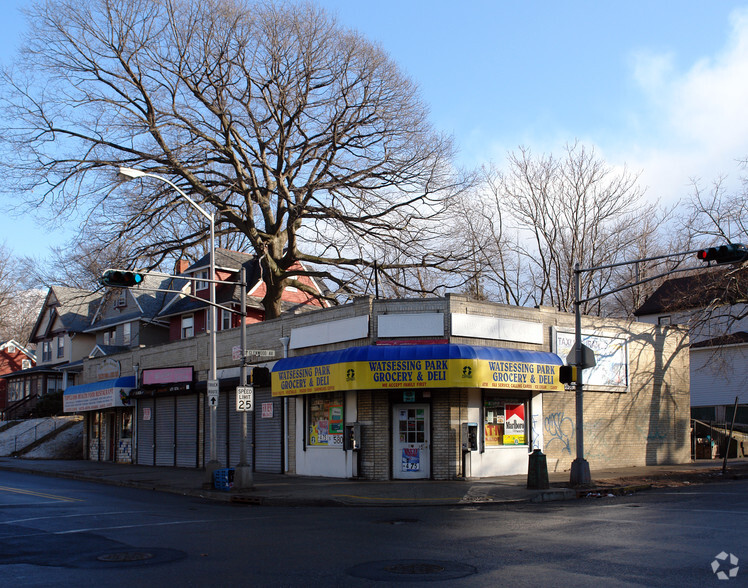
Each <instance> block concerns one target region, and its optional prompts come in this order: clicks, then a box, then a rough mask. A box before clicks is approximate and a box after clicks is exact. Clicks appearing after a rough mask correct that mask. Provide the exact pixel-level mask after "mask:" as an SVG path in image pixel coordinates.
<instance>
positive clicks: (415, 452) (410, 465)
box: [402, 447, 421, 472]
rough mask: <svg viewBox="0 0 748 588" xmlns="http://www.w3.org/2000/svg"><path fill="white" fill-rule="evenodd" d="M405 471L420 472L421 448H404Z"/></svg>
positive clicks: (403, 462)
mask: <svg viewBox="0 0 748 588" xmlns="http://www.w3.org/2000/svg"><path fill="white" fill-rule="evenodd" d="M402 465H403V471H404V472H418V471H420V470H421V450H420V449H415V448H411V447H404V448H403V461H402Z"/></svg>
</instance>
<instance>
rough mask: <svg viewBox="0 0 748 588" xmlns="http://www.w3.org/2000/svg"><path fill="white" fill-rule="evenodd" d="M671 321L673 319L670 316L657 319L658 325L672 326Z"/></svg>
mask: <svg viewBox="0 0 748 588" xmlns="http://www.w3.org/2000/svg"><path fill="white" fill-rule="evenodd" d="M670 320H671V319H670V315H669V314H668V315H665V316H661V317H658V318H657V324H658V325H670V324H672V323H671V322H670Z"/></svg>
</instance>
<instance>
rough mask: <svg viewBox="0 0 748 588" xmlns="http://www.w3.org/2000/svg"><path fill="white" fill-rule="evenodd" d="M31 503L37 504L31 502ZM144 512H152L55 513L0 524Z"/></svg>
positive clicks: (0, 522) (141, 511) (139, 511)
mask: <svg viewBox="0 0 748 588" xmlns="http://www.w3.org/2000/svg"><path fill="white" fill-rule="evenodd" d="M33 504H39V503H38V502H37V503H33ZM144 512H152V511H150V510H126V511H112V512H93V513H80V514H69V515H57V516H48V517H29V518H26V519H15V520H12V521H0V525H14V524H16V523H28V522H30V521H44V520H47V519H72V518H76V517H108V516H114V515H123V514H140V513H144Z"/></svg>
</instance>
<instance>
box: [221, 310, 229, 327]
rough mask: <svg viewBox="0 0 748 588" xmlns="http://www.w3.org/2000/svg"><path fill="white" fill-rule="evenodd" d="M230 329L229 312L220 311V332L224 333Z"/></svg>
mask: <svg viewBox="0 0 748 588" xmlns="http://www.w3.org/2000/svg"><path fill="white" fill-rule="evenodd" d="M230 328H231V311H230V310H224V309H222V310H221V330H223V331H225V330H226V329H230Z"/></svg>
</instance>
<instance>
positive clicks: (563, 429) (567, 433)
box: [543, 412, 574, 455]
mask: <svg viewBox="0 0 748 588" xmlns="http://www.w3.org/2000/svg"><path fill="white" fill-rule="evenodd" d="M543 428H544V429H545V433H546V435H547V436H546V442H545V451H546V453H548V450H549V448H550V447H551V446H552V445H554V444H556V445H560V446H561V453H563V452H564V451H565V452H567V453H568V454H569V455H571V440H572V437H573V436H574V421H573V420H571V418H570V417H567V416H565V415H564V413H563V412H553V413H551V414H549V415H548V416H546V417H545V419H544V424H543Z"/></svg>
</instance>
